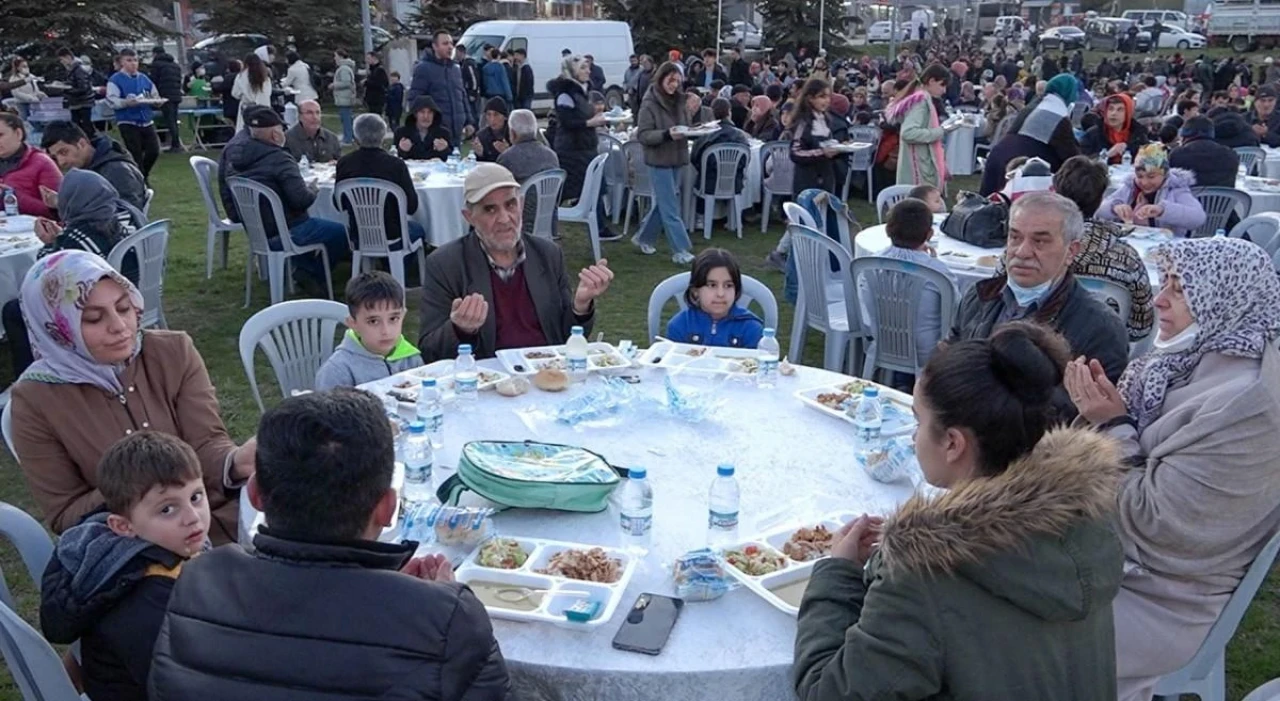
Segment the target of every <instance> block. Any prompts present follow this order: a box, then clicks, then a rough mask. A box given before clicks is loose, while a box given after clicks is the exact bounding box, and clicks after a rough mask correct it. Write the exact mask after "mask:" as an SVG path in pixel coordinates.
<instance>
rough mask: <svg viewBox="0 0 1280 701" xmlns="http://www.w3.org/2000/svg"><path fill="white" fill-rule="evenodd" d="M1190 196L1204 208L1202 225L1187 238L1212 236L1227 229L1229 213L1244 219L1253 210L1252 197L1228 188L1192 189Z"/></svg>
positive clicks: (1241, 191)
mask: <svg viewBox="0 0 1280 701" xmlns="http://www.w3.org/2000/svg"><path fill="white" fill-rule="evenodd" d="M1191 194H1192V195H1194V196H1195V198H1196V200H1197V201H1199V202H1200V206H1201V207H1203V208H1204V215H1205V216H1204V223H1203V224H1201V225H1200V227H1199V228H1197V229H1194V230H1192V231H1191V233H1190V234H1189V235H1188V238H1193V239H1198V238H1204V237H1206V236H1213V235H1214V234H1216V233H1217V232H1218V229H1225V228H1227V220H1228V219H1230V218H1231V213H1232V212H1235V213H1236V216H1238V217H1240V218H1241V219H1244V218H1245V217H1248V216H1249V210H1250V209H1252V208H1253V197H1251V196H1250V195H1249V193H1247V192H1245V191H1243V190H1235V189H1232V188H1229V187H1193V188H1191Z"/></svg>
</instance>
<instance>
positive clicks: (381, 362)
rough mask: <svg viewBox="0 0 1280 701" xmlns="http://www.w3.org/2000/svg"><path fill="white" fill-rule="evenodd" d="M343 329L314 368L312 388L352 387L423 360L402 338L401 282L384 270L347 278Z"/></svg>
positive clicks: (400, 370)
mask: <svg viewBox="0 0 1280 701" xmlns="http://www.w3.org/2000/svg"><path fill="white" fill-rule="evenodd" d="M346 296H347V312H348V314H349V316H347V320H346V322H345V323H346V325H347V334H346V336H344V337H343V339H342V343H340V344H339V345H338V347H337V348H336V349H334V351H333V355H331V356H329V359H328V360H326V361H325V362H324V365H322V366H320V371H319V372H318V373H316V391H317V392H323V391H325V390H330V389H333V388H334V387H355V386H356V385H360V384H363V383H365V382H372V381H374V380H381V379H382V378H384V377H390V376H392V375H394V374H396V373H400V372H404V371H405V370H411V369H413V368H416V367H421V366H422V354H421V353H419V352H418V349H417V348H415V347H414V346H413V344H411V343H409V342H408V341H406V340H405V338H404V334H402V333H401V326H402V325H403V324H404V315H405V308H404V287H401V285H400V283H399V282H397V281H396V279H395V278H394V277H391V276H390V275H388V274H387V273H384V272H381V271H374V272H371V273H361V274H360V275H357V276H356V277H354V278H352V279H351V281H350V282H348V283H347V294H346Z"/></svg>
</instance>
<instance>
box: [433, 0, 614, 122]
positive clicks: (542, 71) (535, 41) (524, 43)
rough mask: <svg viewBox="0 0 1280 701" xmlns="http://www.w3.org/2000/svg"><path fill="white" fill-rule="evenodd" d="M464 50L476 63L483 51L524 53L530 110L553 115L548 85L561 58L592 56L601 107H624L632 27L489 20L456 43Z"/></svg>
mask: <svg viewBox="0 0 1280 701" xmlns="http://www.w3.org/2000/svg"><path fill="white" fill-rule="evenodd" d="M458 43H459V44H460V45H463V46H466V47H467V55H468V56H472V57H479V56H480V51H481V49H482V48H483V47H484V46H485V45H486V44H489V45H492V46H496V47H498V48H499V49H501V50H503V51H515V50H516V49H524V50H525V51H527V52H528V54H529V65H530V66H531V67H532V68H533V84H534V93H533V108H534V109H535V110H537V111H539V112H543V111H549V110H550V109H551V95H550V93H548V92H547V81H549V80H551V79H552V78H555V77H557V76H559V75H560V61H561V56H560V52H561V51H563V50H565V49H569V50H570V51H572V52H573V53H575V54H578V55H585V54H591V57H592V58H593V59H594V60H595V63H596V65H598V66H600V67H601V68H602V69H604V88H605V102H606V103H608V104H609V105H610V106H613V105H622V104H623V103H624V102H625V91H624V90H623V87H622V75H623V73H624V72H626V70H627V66H628V65H630V61H631V54H632V53H633V49H632V45H631V27H629V26H628V25H627V23H626V22H609V21H597V20H533V21H509V20H493V21H489V22H477V23H475V24H473V25H471V26H470V27H467V31H465V32H463V34H462V38H461V39H459V40H458Z"/></svg>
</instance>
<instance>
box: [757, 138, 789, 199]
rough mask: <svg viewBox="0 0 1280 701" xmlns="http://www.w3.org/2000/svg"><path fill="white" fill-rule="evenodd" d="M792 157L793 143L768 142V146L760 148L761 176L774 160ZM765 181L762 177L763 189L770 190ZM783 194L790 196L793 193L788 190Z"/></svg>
mask: <svg viewBox="0 0 1280 701" xmlns="http://www.w3.org/2000/svg"><path fill="white" fill-rule="evenodd" d="M790 157H791V142H790V141H770V142H768V143H766V144H764V145H762V146H761V147H760V172H761V174H762V175H763V174H764V172H765V170H764V169H765V168H768V167H769V163H771V162H773V159H775V158H790ZM764 180H765V178H763V177H762V178H760V186H761V187H764V188H768V187H769V186H768V185H766V184H765V182H764ZM782 194H786V195H790V194H792V193H791V191H790V190H788V191H787V192H785V193H782Z"/></svg>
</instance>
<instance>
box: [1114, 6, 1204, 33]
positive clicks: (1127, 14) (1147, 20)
mask: <svg viewBox="0 0 1280 701" xmlns="http://www.w3.org/2000/svg"><path fill="white" fill-rule="evenodd" d="M1120 18H1121V19H1128V20H1133V21H1135V22H1137V23H1138V26H1139V27H1150V26H1151V25H1153V24H1155V23H1156V20H1160V24H1163V25H1164V26H1166V27H1178V28H1180V29H1184V30H1185V29H1190V26H1189V25H1188V24H1187V15H1186V14H1185V13H1182V12H1178V11H1176V10H1125V11H1124V13H1123V14H1121V15H1120Z"/></svg>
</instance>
